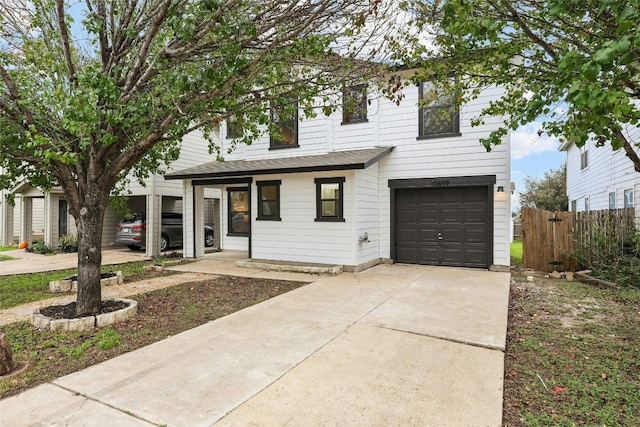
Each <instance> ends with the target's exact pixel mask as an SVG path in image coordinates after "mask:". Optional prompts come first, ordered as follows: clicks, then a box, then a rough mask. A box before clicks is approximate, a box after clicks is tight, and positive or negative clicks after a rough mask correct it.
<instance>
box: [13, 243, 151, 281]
mask: <svg viewBox="0 0 640 427" xmlns="http://www.w3.org/2000/svg"><path fill="white" fill-rule="evenodd" d="M1 254H2V255H8V256H11V257H14V258H17V259H15V260H10V261H0V276H6V275H9V274H23V273H37V272H40V271H53V270H64V269H67V268H76V267H77V266H78V254H77V253H71V254H55V255H40V254H34V253H32V252H27V251H25V250H24V249H16V250H15V251H5V252H1ZM145 259H147V258H146V257H145V255H144V252H134V251H130V250H128V249H103V250H102V264H122V263H125V262H133V261H142V260H145Z"/></svg>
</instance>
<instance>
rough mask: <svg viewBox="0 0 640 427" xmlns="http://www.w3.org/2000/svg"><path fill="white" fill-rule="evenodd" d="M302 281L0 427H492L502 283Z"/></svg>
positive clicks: (58, 384) (2, 413) (112, 366)
mask: <svg viewBox="0 0 640 427" xmlns="http://www.w3.org/2000/svg"><path fill="white" fill-rule="evenodd" d="M234 265H235V263H233V262H232V261H216V260H210V259H207V260H202V261H198V262H195V263H190V264H187V265H182V266H179V267H177V269H179V270H182V271H187V270H188V271H194V272H200V273H210V274H239V275H248V276H261V277H276V278H277V277H283V278H288V279H291V278H294V277H297V278H299V279H312V280H313V283H311V284H309V285H307V286H303V287H301V288H298V289H296V290H294V291H292V292H289V293H286V294H283V295H280V296H278V297H275V298H272V299H270V300H268V301H265V302H263V303H261V304H258V305H255V306H252V307H249V308H247V309H244V310H242V311H239V312H236V313H233V314H231V315H229V316H226V317H223V318H220V319H218V320H216V321H213V322H210V323H208V324H205V325H202V326H200V327H198V328H194V329H192V330H189V331H186V332H184V333H182V334H179V335H177V336H174V337H171V338H168V339H166V340H163V341H160V342H158V343H156V344H153V345H150V346H148V347H144V348H142V349H139V350H136V351H133V352H131V353H128V354H125V355H122V356H120V357H117V358H115V359H111V360H109V361H106V362H104V363H101V364H99V365H96V366H93V367H91V368H88V369H85V370H82V371H79V372H76V373H74V374H71V375H67V376H65V377H62V378H59V379H56V380H54V381H52V382H51V383H49V384H44V385H41V386H38V387H36V388H34V389H31V390H28V391H26V392H24V393H22V394H20V395H17V396H13V397H9V398H7V399H4V400H2V401H0V425H1V426H3V427H4V426H34V425H48V426H63V425H64V426H150V425H167V426H211V425H216V426H218V425H219V426H284V425H287V426H309V425H312V426H321V425H341V426H342V425H348V426H389V425H402V426H405V425H413V426H499V425H500V424H501V419H502V386H503V369H504V367H503V365H504V353H503V350H504V346H505V337H506V324H507V307H508V292H509V274H508V273H496V272H488V271H480V270H469V269H455V268H434V267H422V266H406V265H393V266H390V265H380V266H377V267H374V268H371V269H369V270H366V271H364V272H361V273H358V274H351V273H343V274H340V275H338V276H332V277H325V276H308V275H302V274H295V273H275V272H261V271H256V270H250V269H241V268H237V267H234Z"/></svg>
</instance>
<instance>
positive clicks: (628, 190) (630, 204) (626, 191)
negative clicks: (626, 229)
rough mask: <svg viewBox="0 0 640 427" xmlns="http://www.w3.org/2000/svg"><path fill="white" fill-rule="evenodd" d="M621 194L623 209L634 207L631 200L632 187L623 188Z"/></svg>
mask: <svg viewBox="0 0 640 427" xmlns="http://www.w3.org/2000/svg"><path fill="white" fill-rule="evenodd" d="M622 194H623V198H624V207H625V209H628V208H633V207H634V202H633V196H634V194H633V188H625V189H624V192H623V193H622ZM627 194H629V195H631V197H627ZM627 201H629V203H627Z"/></svg>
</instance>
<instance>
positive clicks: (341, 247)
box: [251, 171, 354, 265]
mask: <svg viewBox="0 0 640 427" xmlns="http://www.w3.org/2000/svg"><path fill="white" fill-rule="evenodd" d="M353 175H354V174H353V172H351V171H338V172H335V171H334V172H324V173H314V174H287V175H279V178H280V179H282V184H281V186H280V217H281V219H282V220H281V221H254V222H253V223H252V230H251V231H252V244H253V247H252V257H253V258H255V259H270V260H283V261H295V262H310V263H323V264H340V265H353V263H354V259H353V250H352V248H353V241H352V237H351V236H352V235H353V232H352V228H353V224H354V212H353V198H352V197H347V196H346V195H347V194H352V192H353V185H354V177H353ZM338 176H340V177H345V182H344V194H345V200H344V205H343V209H344V219H345V221H344V222H316V221H315V217H316V193H315V188H316V187H315V183H314V179H315V178H334V177H338ZM266 179H268V177H265V176H262V177H256V180H266ZM257 215H258V209H257V191H255V185H254V187H253V190H252V215H251V218H255V217H256V216H257Z"/></svg>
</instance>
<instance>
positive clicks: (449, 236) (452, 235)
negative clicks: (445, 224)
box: [440, 228, 464, 245]
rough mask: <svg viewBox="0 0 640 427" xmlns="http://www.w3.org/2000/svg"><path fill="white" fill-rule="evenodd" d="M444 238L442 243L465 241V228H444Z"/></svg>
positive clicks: (450, 243) (449, 243)
mask: <svg viewBox="0 0 640 427" xmlns="http://www.w3.org/2000/svg"><path fill="white" fill-rule="evenodd" d="M441 233H442V239H441V240H440V243H441V244H442V245H452V244H460V243H464V229H461V228H443V229H442V232H441Z"/></svg>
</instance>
